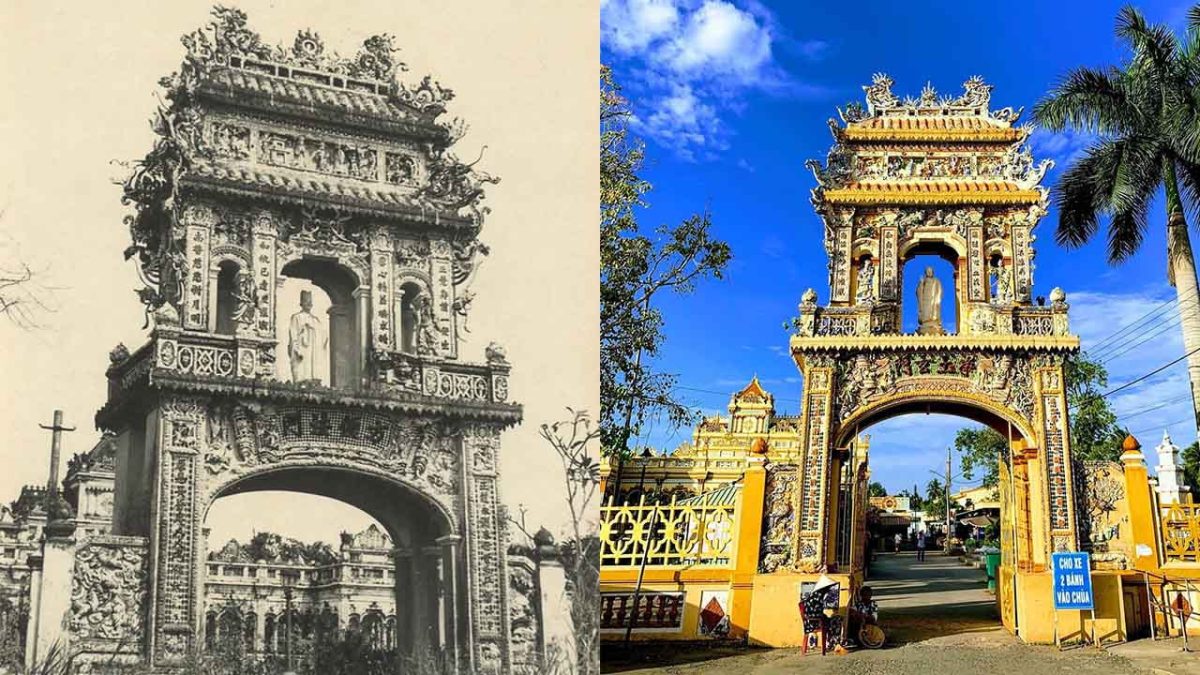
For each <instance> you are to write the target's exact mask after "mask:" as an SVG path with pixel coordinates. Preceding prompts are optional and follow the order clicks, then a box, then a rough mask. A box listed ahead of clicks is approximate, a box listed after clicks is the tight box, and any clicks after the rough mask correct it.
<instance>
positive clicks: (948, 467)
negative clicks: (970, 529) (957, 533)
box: [945, 445, 952, 554]
mask: <svg viewBox="0 0 1200 675" xmlns="http://www.w3.org/2000/svg"><path fill="white" fill-rule="evenodd" d="M951 464H952V462H951V459H950V446H948V445H947V446H946V547H945V552H946V553H947V554H949V553H950V480H951V478H952V476H951V474H950V468H951Z"/></svg>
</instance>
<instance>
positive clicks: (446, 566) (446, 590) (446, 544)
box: [437, 534, 462, 672]
mask: <svg viewBox="0 0 1200 675" xmlns="http://www.w3.org/2000/svg"><path fill="white" fill-rule="evenodd" d="M461 542H462V537H460V536H458V535H456V534H450V535H446V536H444V537H441V538H439V539H438V540H437V544H438V546H439V547H440V549H441V550H440V556H439V570H440V573H441V578H440V580H439V587H440V589H441V593H440V597H441V611H440V613H441V633H442V645H443V646H444V647H448V648H449V649H450V655H451V656H450V658H451V659H453V661H454V669H455V671H456V672H457V670H458V667H459V647H460V644H459V610H458V607H459V582H458V577H459V563H458V552H459V549H460V547H461Z"/></svg>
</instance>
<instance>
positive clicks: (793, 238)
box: [600, 0, 1200, 673]
mask: <svg viewBox="0 0 1200 675" xmlns="http://www.w3.org/2000/svg"><path fill="white" fill-rule="evenodd" d="M600 4H601V9H600V36H601V62H602V71H601V72H602V75H601V83H600V89H601V97H602V98H601V156H600V162H601V258H600V260H601V303H602V309H601V331H600V337H601V369H600V370H601V396H602V400H603V404H604V408H603V414H602V417H601V442H602V451H603V458H602V463H601V480H602V481H603V490H602V491H603V503H602V506H601V515H600V519H601V530H600V537H601V541H600V633H601V645H602V646H601V650H602V664H603V669H604V670H605V671H606V672H637V673H718V672H733V671H737V672H772V673H773V672H779V673H785V672H786V673H793V672H804V673H809V672H812V673H868V672H870V673H927V672H971V673H1012V672H1062V671H1070V672H1094V673H1134V672H1146V671H1153V672H1171V673H1193V672H1200V664H1198V663H1197V660H1196V658H1195V656H1194V655H1193V654H1192V653H1191V651H1190V646H1189V643H1188V640H1189V636H1190V638H1191V640H1192V642H1193V644H1194V643H1195V640H1196V634H1197V633H1198V632H1200V626H1197V624H1196V619H1197V618H1200V617H1198V616H1197V615H1196V614H1195V613H1194V611H1193V608H1194V607H1196V605H1197V602H1200V595H1198V594H1197V592H1196V591H1197V589H1198V588H1200V512H1198V511H1197V508H1196V506H1195V501H1194V495H1193V491H1195V490H1197V489H1200V485H1198V483H1200V450H1198V449H1197V443H1196V439H1197V421H1198V420H1200V416H1198V414H1197V411H1198V410H1200V407H1198V404H1200V400H1198V398H1197V393H1198V392H1200V389H1198V387H1200V311H1198V308H1197V301H1198V298H1197V280H1196V268H1195V258H1194V252H1193V246H1192V243H1191V239H1192V238H1193V237H1194V236H1195V235H1194V233H1195V232H1196V222H1197V217H1198V216H1200V213H1198V209H1197V207H1200V116H1198V115H1200V60H1198V58H1200V5H1196V4H1195V3H1180V2H1154V1H1148V2H1138V3H1136V4H1134V5H1121V4H1118V3H1115V2H1087V3H1084V2H1066V3H1018V4H1016V5H1011V4H1010V5H1004V6H998V5H996V4H994V3H982V2H963V3H953V4H951V3H934V2H917V3H891V2H876V1H872V0H868V1H866V2H859V3H854V4H853V5H846V4H844V3H833V2H807V3H788V2H772V1H757V0H697V1H688V0H604V1H603V2H601V3H600Z"/></svg>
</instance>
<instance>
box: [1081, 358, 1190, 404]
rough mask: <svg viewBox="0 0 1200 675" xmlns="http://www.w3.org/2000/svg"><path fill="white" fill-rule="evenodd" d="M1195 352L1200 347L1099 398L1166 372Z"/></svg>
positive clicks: (1106, 396)
mask: <svg viewBox="0 0 1200 675" xmlns="http://www.w3.org/2000/svg"><path fill="white" fill-rule="evenodd" d="M1196 352H1200V347H1196V348H1195V349H1193V350H1192V351H1190V352H1188V353H1186V354H1184V355H1183V356H1180V357H1179V358H1177V359H1175V360H1174V361H1171V362H1170V363H1167V364H1165V365H1162V366H1159V367H1158V368H1155V369H1154V370H1152V371H1150V372H1148V373H1146V374H1145V375H1142V376H1141V377H1139V378H1137V379H1135V380H1130V381H1129V382H1126V383H1125V384H1123V385H1121V386H1119V387H1117V388H1116V389H1111V390H1109V391H1107V392H1105V393H1103V394H1100V398H1108V397H1109V396H1112V395H1113V394H1115V393H1117V392H1118V391H1121V390H1123V389H1128V388H1129V387H1132V386H1133V385H1135V384H1137V383H1138V382H1141V381H1142V380H1145V379H1146V378H1148V377H1151V376H1154V375H1157V374H1159V373H1161V372H1162V371H1164V370H1166V369H1167V368H1170V367H1171V366H1173V365H1175V364H1176V363H1179V362H1180V361H1182V360H1184V359H1186V358H1187V357H1189V356H1191V355H1192V354H1195V353H1196Z"/></svg>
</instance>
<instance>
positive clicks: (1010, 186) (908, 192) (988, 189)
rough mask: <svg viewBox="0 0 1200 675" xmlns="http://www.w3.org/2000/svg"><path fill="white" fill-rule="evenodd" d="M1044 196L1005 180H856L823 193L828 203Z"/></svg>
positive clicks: (1030, 200)
mask: <svg viewBox="0 0 1200 675" xmlns="http://www.w3.org/2000/svg"><path fill="white" fill-rule="evenodd" d="M1042 199H1043V195H1042V193H1041V192H1039V191H1037V190H1028V189H1024V188H1021V187H1020V186H1018V185H1016V184H1014V183H1009V182H1003V181H905V182H897V181H856V182H853V183H850V184H848V185H847V186H846V187H844V188H839V189H835V190H826V191H825V192H824V195H823V200H824V201H825V202H826V203H828V204H873V203H895V204H924V203H928V204H938V203H943V202H951V201H961V202H974V203H981V204H1037V203H1040V202H1041V201H1042Z"/></svg>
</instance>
